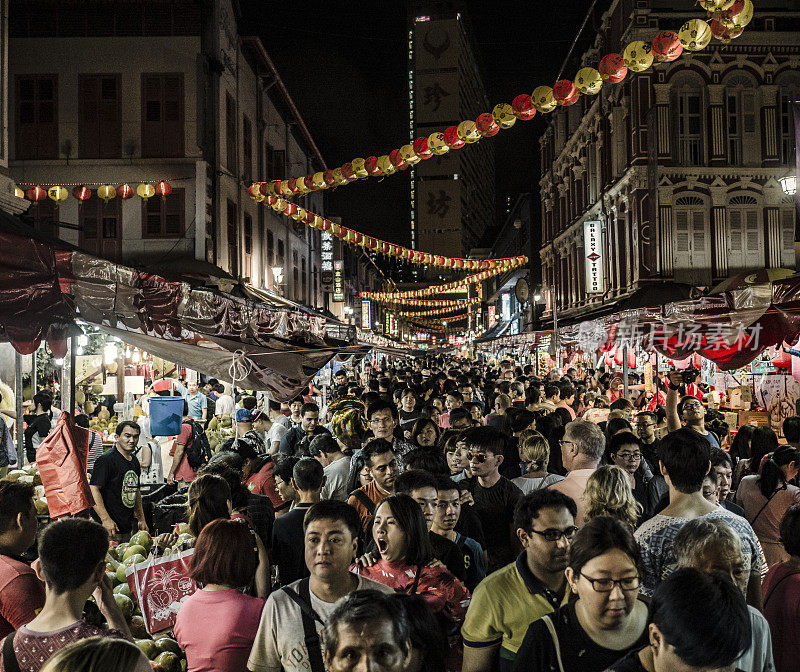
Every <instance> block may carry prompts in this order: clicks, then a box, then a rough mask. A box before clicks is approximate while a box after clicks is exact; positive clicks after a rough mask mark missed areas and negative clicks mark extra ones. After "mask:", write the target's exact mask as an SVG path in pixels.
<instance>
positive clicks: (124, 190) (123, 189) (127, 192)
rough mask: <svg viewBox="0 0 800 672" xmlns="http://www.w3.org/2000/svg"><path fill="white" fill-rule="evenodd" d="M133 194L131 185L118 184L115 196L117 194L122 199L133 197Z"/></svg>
mask: <svg viewBox="0 0 800 672" xmlns="http://www.w3.org/2000/svg"><path fill="white" fill-rule="evenodd" d="M133 194H134V191H133V187H131V185H129V184H120V185H119V186H118V187H117V196H119V197H120V198H121V199H122V200H123V201H127V200H128V199H129V198H133Z"/></svg>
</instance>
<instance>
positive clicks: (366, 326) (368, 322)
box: [361, 299, 372, 331]
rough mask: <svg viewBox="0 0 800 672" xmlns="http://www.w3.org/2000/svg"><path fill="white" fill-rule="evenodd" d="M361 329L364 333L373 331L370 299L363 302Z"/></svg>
mask: <svg viewBox="0 0 800 672" xmlns="http://www.w3.org/2000/svg"><path fill="white" fill-rule="evenodd" d="M361 328H362V329H363V330H364V331H369V330H370V329H372V302H371V301H370V300H369V299H364V300H363V301H362V302H361Z"/></svg>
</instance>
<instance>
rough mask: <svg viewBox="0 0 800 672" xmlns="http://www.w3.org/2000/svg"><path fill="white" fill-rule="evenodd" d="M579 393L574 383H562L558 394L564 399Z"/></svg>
mask: <svg viewBox="0 0 800 672" xmlns="http://www.w3.org/2000/svg"><path fill="white" fill-rule="evenodd" d="M575 394H577V391H576V390H575V387H574V386H573V385H572V383H561V384H560V385H559V386H558V396H559V397H561V398H562V399H569V398H570V397H571V396H573V395H575Z"/></svg>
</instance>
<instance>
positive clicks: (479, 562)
mask: <svg viewBox="0 0 800 672" xmlns="http://www.w3.org/2000/svg"><path fill="white" fill-rule="evenodd" d="M456 547H457V548H458V551H459V553H460V554H461V556H462V557H463V558H464V585H465V586H466V587H467V588H468V589H469V591H470V592H472V591H473V590H475V586H477V585H478V584H479V583H480V582H481V581H483V579H485V578H486V562H485V561H484V558H483V549H482V548H481V545H480V544H479V543H478V542H477V541H475V540H474V539H470V538H469V537H465V536H464V535H463V534H459V533H458V532H456Z"/></svg>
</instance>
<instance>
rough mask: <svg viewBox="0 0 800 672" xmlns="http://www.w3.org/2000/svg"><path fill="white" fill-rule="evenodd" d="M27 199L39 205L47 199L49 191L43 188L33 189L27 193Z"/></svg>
mask: <svg viewBox="0 0 800 672" xmlns="http://www.w3.org/2000/svg"><path fill="white" fill-rule="evenodd" d="M25 198H27V199H28V200H29V201H32V202H33V203H39V202H40V201H43V200H44V199H46V198H47V191H46V190H45V189H43V188H42V187H31V188H30V189H28V191H26V192H25Z"/></svg>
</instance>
